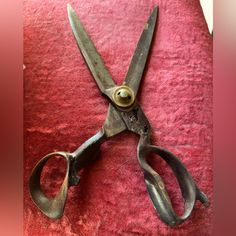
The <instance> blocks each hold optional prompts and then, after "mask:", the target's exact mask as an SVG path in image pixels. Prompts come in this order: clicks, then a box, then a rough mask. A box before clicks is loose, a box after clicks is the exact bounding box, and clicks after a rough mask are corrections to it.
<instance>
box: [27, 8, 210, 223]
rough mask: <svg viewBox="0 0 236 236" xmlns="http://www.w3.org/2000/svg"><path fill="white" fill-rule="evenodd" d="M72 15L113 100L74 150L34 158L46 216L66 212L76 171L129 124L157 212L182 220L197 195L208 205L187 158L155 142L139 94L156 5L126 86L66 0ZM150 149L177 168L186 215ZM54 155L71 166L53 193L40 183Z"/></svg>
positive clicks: (36, 189) (36, 191) (34, 188)
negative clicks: (153, 163)
mask: <svg viewBox="0 0 236 236" xmlns="http://www.w3.org/2000/svg"><path fill="white" fill-rule="evenodd" d="M68 15H69V20H70V23H71V27H72V30H73V33H74V35H75V39H76V41H77V44H78V46H79V48H80V50H81V53H82V54H83V56H84V58H85V60H86V62H87V64H88V66H89V68H90V70H91V72H92V74H93V76H94V79H95V81H96V82H97V85H98V87H99V89H100V90H101V92H102V93H103V94H105V95H107V98H108V100H109V101H110V104H109V109H108V114H107V118H106V120H105V122H104V125H103V127H102V128H101V130H100V131H99V132H98V133H97V134H96V135H94V136H93V137H91V138H90V139H89V140H87V141H86V142H84V143H83V144H82V145H81V146H79V147H78V149H76V150H75V151H74V152H73V153H68V152H54V153H51V154H48V155H46V156H45V157H44V158H42V159H41V160H40V161H39V162H38V163H37V164H36V166H35V168H34V169H33V171H32V175H31V177H30V181H29V188H30V193H31V197H32V199H33V201H34V203H35V204H36V205H37V207H38V208H39V209H40V210H41V211H42V212H43V213H44V214H45V215H47V216H48V217H50V218H53V219H56V218H60V217H61V216H62V214H63V210H64V206H65V202H66V197H67V191H68V188H69V187H70V186H73V185H77V184H79V181H80V177H79V176H78V171H79V170H81V169H83V168H85V167H86V166H88V165H89V164H90V163H92V162H94V161H95V160H96V159H97V158H98V157H99V153H100V146H101V144H102V143H103V142H105V141H106V140H107V139H109V138H111V137H113V136H114V135H117V134H119V133H121V132H123V131H124V130H129V131H131V132H133V133H136V134H137V135H139V136H140V141H139V144H138V149H137V153H138V161H139V164H140V166H141V169H142V170H143V173H144V179H145V183H146V186H147V190H148V193H149V195H150V198H151V200H152V203H153V205H154V207H155V209H156V211H157V213H158V214H159V216H160V218H161V219H162V220H163V222H165V223H166V224H168V225H171V226H173V225H178V224H181V223H182V222H183V221H185V220H186V219H187V218H188V217H189V215H190V214H191V212H192V210H193V207H194V204H195V201H196V200H199V201H200V202H202V203H203V204H204V205H205V206H208V204H209V201H208V199H207V197H206V195H205V194H204V193H203V192H201V191H200V190H199V188H198V187H197V185H196V183H195V182H194V180H193V178H192V177H191V175H190V174H189V172H188V171H187V169H186V167H185V166H184V164H183V163H182V162H181V161H180V160H179V159H178V158H177V157H176V156H175V155H174V154H172V153H171V152H169V151H168V150H165V149H164V148H161V147H158V146H153V145H151V142H150V137H151V126H150V124H149V121H148V119H147V117H146V116H145V114H144V112H143V111H142V109H141V107H140V105H139V104H138V102H137V101H136V99H135V97H136V94H137V91H138V88H139V85H140V80H141V77H142V74H143V70H144V66H145V63H146V60H147V55H148V51H149V48H150V44H151V40H152V37H153V32H154V28H155V23H156V19H157V15H158V8H157V7H156V8H154V10H153V12H152V14H151V16H150V18H149V20H148V22H147V24H146V25H145V28H144V31H143V33H142V35H141V38H140V40H139V43H138V46H137V49H136V50H135V53H134V56H133V59H132V61H131V64H130V68H129V71H128V73H127V76H126V79H125V82H124V84H123V85H122V86H117V85H116V84H115V83H114V82H113V80H112V79H111V77H110V75H109V72H108V71H107V70H106V68H105V66H104V63H103V62H102V59H101V58H100V56H99V54H98V52H97V50H96V48H95V46H94V45H93V43H92V41H91V39H90V38H89V36H88V35H87V33H86V32H85V30H84V28H83V26H82V24H81V22H80V21H79V19H78V17H77V16H76V14H75V12H74V10H73V9H72V7H71V6H70V5H68ZM150 153H155V154H157V155H158V157H160V158H162V159H163V160H165V161H166V163H167V164H168V165H169V166H170V168H171V169H172V170H173V172H174V174H175V176H176V178H177V180H178V183H179V186H180V189H181V192H182V196H183V198H184V200H185V202H184V203H185V210H184V213H183V215H181V216H179V215H177V214H176V213H175V211H174V209H173V207H172V203H171V201H170V198H169V195H168V192H167V190H166V188H165V184H164V182H163V180H162V178H161V177H160V175H159V174H158V173H157V172H156V171H155V170H154V169H153V168H152V167H151V166H150V165H149V163H148V162H147V158H148V156H149V154H150ZM55 155H60V156H62V157H64V158H65V159H66V161H67V171H66V175H65V178H64V181H63V184H62V186H61V188H60V190H59V192H58V194H57V195H56V196H55V197H54V198H50V199H49V198H47V197H46V196H45V194H44V193H43V191H42V189H41V186H40V175H41V172H42V169H43V167H44V165H45V164H46V162H47V161H48V160H49V159H50V158H53V157H55Z"/></svg>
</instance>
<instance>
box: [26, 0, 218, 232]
mask: <svg viewBox="0 0 236 236" xmlns="http://www.w3.org/2000/svg"><path fill="white" fill-rule="evenodd" d="M67 2H68V1H64V0H61V1H51V0H48V1H46V0H40V1H39V0H34V1H26V0H25V1H24V64H25V66H26V69H25V70H24V153H25V159H24V235H25V236H36V235H40V236H43V235H47V236H48V235H53V236H54V235H55V236H57V235H58V236H64V235H68V236H74V235H81V236H86V235H91V236H92V235H99V236H100V235H102V236H106V235H158V236H159V235H160V236H161V235H197V236H199V235H211V229H212V205H211V206H210V207H209V208H208V209H206V208H204V207H203V206H202V205H201V204H200V203H199V202H198V203H197V204H196V207H195V209H194V211H193V213H192V215H191V217H190V218H189V219H188V220H187V221H186V222H185V223H184V224H182V225H180V226H178V227H175V228H170V227H168V226H166V225H165V224H164V223H162V222H161V220H160V219H159V217H158V216H157V215H156V212H155V210H154V208H153V206H152V203H151V200H150V198H149V195H148V193H147V191H146V186H145V183H144V178H143V173H142V171H141V169H140V166H139V164H138V161H137V158H136V154H137V153H136V147H137V143H138V137H137V136H136V135H134V134H131V133H128V132H124V133H122V134H120V135H118V136H116V137H114V138H112V139H111V140H109V141H107V142H106V143H104V144H103V145H102V148H101V156H100V158H99V159H98V160H97V161H96V162H95V163H94V164H92V165H91V166H89V167H88V168H86V169H85V170H84V171H83V172H82V173H81V182H80V184H79V185H78V186H75V187H71V188H70V189H69V193H68V200H67V204H66V207H65V212H64V215H63V217H62V218H61V219H59V220H51V219H48V218H47V217H45V216H44V215H43V214H42V213H41V212H40V211H39V210H38V209H37V208H36V207H35V205H34V204H33V202H32V201H31V199H30V196H29V191H28V180H29V176H30V173H31V171H32V168H33V167H34V165H35V164H36V163H37V161H38V160H39V159H40V158H41V157H43V156H44V155H46V154H47V153H49V152H52V151H55V150H62V151H63V150H65V151H74V150H75V149H76V148H77V146H79V145H80V144H82V143H83V142H84V141H85V140H86V139H88V138H89V137H91V136H92V135H94V134H95V133H96V132H97V131H98V130H99V129H100V128H101V126H102V124H103V122H104V120H105V117H106V112H107V108H108V102H107V100H106V99H105V98H103V97H102V96H101V94H100V92H99V89H98V88H97V86H96V84H95V82H94V81H93V78H92V76H91V74H90V72H89V70H88V68H87V67H86V64H85V62H84V60H83V58H82V56H81V54H80V52H79V50H78V48H77V45H76V42H75V40H74V37H73V34H72V32H71V28H70V25H69V21H68V17H67V8H66V4H67ZM70 3H71V4H72V6H73V8H74V9H75V10H76V12H77V14H78V15H79V17H80V19H81V21H82V22H83V23H84V25H85V28H86V30H87V32H88V33H89V34H90V36H91V38H92V40H93V41H94V43H95V45H96V47H97V49H98V51H99V52H100V54H101V56H102V58H103V60H104V62H105V64H106V66H107V68H108V69H109V71H110V73H111V75H112V77H113V79H114V81H115V82H116V83H118V84H120V83H121V82H122V81H123V79H124V77H125V74H126V72H127V69H128V66H129V63H130V60H131V56H132V55H133V52H134V49H135V47H136V44H137V42H138V39H139V36H140V34H141V32H142V30H143V26H144V23H145V22H146V20H147V18H148V16H149V15H150V13H151V11H152V9H153V7H154V6H155V5H156V4H158V5H159V8H160V11H159V12H160V14H159V26H158V28H157V30H156V35H155V38H154V41H153V47H152V52H151V55H150V60H149V63H148V65H147V71H146V73H145V77H144V78H143V81H142V89H141V91H140V93H139V101H140V103H141V106H142V108H143V110H144V112H145V114H146V116H147V117H148V118H149V120H150V123H151V125H152V128H153V134H152V142H153V143H154V144H155V145H160V146H162V147H165V148H167V149H169V150H170V151H171V152H173V153H175V154H176V155H177V156H178V157H179V158H180V159H181V160H182V161H183V162H184V163H185V165H186V167H187V168H188V170H189V172H190V173H191V174H192V176H193V178H194V179H195V181H196V182H197V184H198V185H199V187H200V188H201V189H202V191H204V192H205V193H206V194H207V195H208V197H209V198H210V200H211V202H212V200H213V199H212V194H213V191H212V158H213V157H212V38H211V37H210V35H209V34H208V30H207V25H206V23H205V20H204V17H203V13H202V10H201V8H200V4H199V2H198V1H196V0H172V1H166V0H145V1H144V0H143V1H135V0H129V1H128V0H114V1H110V0H104V1H100V0H93V1H92V0H78V1H77V0H73V1H72V0H71V1H70ZM151 163H152V165H153V166H154V168H155V170H156V171H157V172H158V173H159V174H161V175H162V176H163V178H164V180H165V183H166V185H167V189H168V191H169V193H170V196H171V199H172V200H173V204H174V206H175V208H176V210H177V211H178V212H181V211H182V208H183V204H182V199H181V194H180V191H179V187H178V185H177V183H176V180H175V179H174V177H173V173H172V172H171V171H170V170H169V168H168V167H167V166H166V164H165V163H163V161H160V160H159V159H158V158H157V156H153V159H152V161H151ZM63 168H64V169H65V163H64V162H63V161H60V160H56V161H52V162H51V163H49V164H48V166H47V168H45V170H44V174H43V175H44V177H45V178H44V188H45V191H46V192H47V194H51V195H53V194H55V193H56V191H57V190H58V186H59V184H60V183H61V179H62V178H63V173H64V172H65V171H64V169H63ZM47 180H50V181H47Z"/></svg>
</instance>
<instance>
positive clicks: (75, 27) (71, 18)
mask: <svg viewBox="0 0 236 236" xmlns="http://www.w3.org/2000/svg"><path fill="white" fill-rule="evenodd" d="M68 18H69V22H70V26H71V29H72V32H73V35H74V38H75V41H76V43H77V46H78V48H79V50H80V51H81V54H82V55H83V57H84V60H85V62H86V64H87V65H88V67H89V70H90V71H91V73H92V75H93V77H94V80H95V81H96V83H97V85H98V87H99V89H100V90H101V91H102V93H105V90H106V89H109V88H112V87H115V86H116V84H115V82H114V81H113V80H112V77H111V75H110V73H109V71H108V70H107V68H106V66H105V63H104V62H103V60H102V59H101V56H100V54H99V52H98V51H97V49H96V47H95V45H94V43H93V42H92V40H91V38H90V36H89V35H88V33H87V32H86V30H85V28H84V26H83V24H82V22H81V21H80V20H79V18H78V16H77V15H76V13H75V11H74V9H73V8H72V7H71V5H70V4H68ZM76 23H78V24H79V26H78V25H77V24H76ZM80 31H81V32H82V34H83V36H82V38H83V37H84V38H85V39H87V40H88V41H89V47H92V49H93V53H95V55H96V57H97V58H98V59H99V63H100V67H102V70H103V71H104V78H106V83H105V84H104V83H103V82H102V81H101V79H100V78H99V77H98V74H99V72H98V71H97V70H96V68H95V66H94V64H93V63H92V62H93V61H95V59H94V58H93V59H92V60H91V58H90V55H89V53H88V52H87V50H86V47H85V46H84V42H83V40H82V39H81V37H80V35H79V33H80ZM107 78H108V80H107Z"/></svg>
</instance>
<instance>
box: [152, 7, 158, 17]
mask: <svg viewBox="0 0 236 236" xmlns="http://www.w3.org/2000/svg"><path fill="white" fill-rule="evenodd" d="M158 11H159V7H158V5H156V6H155V7H154V9H153V14H155V15H156V14H157V13H158Z"/></svg>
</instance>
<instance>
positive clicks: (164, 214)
mask: <svg viewBox="0 0 236 236" xmlns="http://www.w3.org/2000/svg"><path fill="white" fill-rule="evenodd" d="M150 153H155V154H157V155H158V156H160V157H161V158H162V159H164V160H165V162H166V163H167V164H168V165H169V166H170V167H171V169H172V170H173V172H174V174H175V176H176V178H177V180H178V183H179V186H180V188H181V192H182V196H183V198H184V200H185V202H184V213H183V215H181V216H179V215H177V214H176V213H175V211H174V209H173V207H172V203H171V201H170V198H169V194H168V192H167V191H166V188H165V184H164V182H163V180H162V178H161V176H160V175H159V174H158V173H157V172H155V171H154V170H153V169H152V167H151V166H150V165H149V164H148V162H147V157H148V155H149V154H150ZM138 160H139V163H140V165H141V167H142V169H143V172H144V178H145V183H146V186H147V190H148V192H149V195H150V198H151V200H152V202H153V205H154V207H155V209H156V211H157V213H158V214H159V215H160V218H161V219H162V221H164V222H165V223H166V224H168V225H170V226H174V225H179V224H181V223H182V222H183V221H185V220H186V219H187V218H188V217H189V216H190V214H191V212H192V210H193V207H194V204H195V201H196V200H199V201H200V202H201V203H203V204H204V205H205V206H206V207H207V206H208V205H209V200H208V198H207V196H206V195H205V194H204V193H203V192H201V191H200V190H199V188H198V187H197V185H196V183H195V182H194V180H193V178H192V176H191V175H190V174H189V172H188V171H187V169H186V167H185V166H184V164H183V163H182V162H181V161H180V160H179V159H178V158H177V157H176V156H175V155H174V154H172V153H171V152H169V151H167V150H166V149H164V148H161V147H158V146H153V145H150V144H143V145H142V143H140V145H139V147H138Z"/></svg>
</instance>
